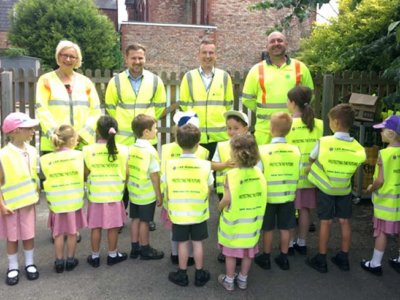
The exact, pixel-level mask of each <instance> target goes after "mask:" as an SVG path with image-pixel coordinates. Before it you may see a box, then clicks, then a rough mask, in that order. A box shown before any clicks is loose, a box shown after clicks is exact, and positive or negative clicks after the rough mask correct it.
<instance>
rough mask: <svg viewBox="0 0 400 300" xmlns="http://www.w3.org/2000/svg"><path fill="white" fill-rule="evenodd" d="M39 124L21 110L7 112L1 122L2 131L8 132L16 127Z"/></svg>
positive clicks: (28, 126)
mask: <svg viewBox="0 0 400 300" xmlns="http://www.w3.org/2000/svg"><path fill="white" fill-rule="evenodd" d="M38 125H39V121H38V120H36V119H31V118H30V117H29V116H28V115H26V114H24V113H21V112H13V113H11V114H9V115H8V116H7V117H6V118H5V119H4V122H3V127H2V129H3V132H4V133H10V132H11V131H14V130H15V129H17V128H31V127H35V126H38Z"/></svg>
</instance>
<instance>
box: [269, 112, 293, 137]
mask: <svg viewBox="0 0 400 300" xmlns="http://www.w3.org/2000/svg"><path fill="white" fill-rule="evenodd" d="M292 122H293V120H292V117H291V116H290V115H289V114H288V113H285V112H276V113H274V114H272V116H271V130H272V129H273V130H274V132H275V133H276V134H278V135H279V136H280V137H284V136H286V135H287V134H288V133H289V131H290V128H291V127H292Z"/></svg>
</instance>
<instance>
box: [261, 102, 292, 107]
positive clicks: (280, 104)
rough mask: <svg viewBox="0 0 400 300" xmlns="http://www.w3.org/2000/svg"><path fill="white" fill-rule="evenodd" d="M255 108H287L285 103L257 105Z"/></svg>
mask: <svg viewBox="0 0 400 300" xmlns="http://www.w3.org/2000/svg"><path fill="white" fill-rule="evenodd" d="M257 107H259V108H287V104H286V103H266V104H262V103H257Z"/></svg>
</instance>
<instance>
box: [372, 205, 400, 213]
mask: <svg viewBox="0 0 400 300" xmlns="http://www.w3.org/2000/svg"><path fill="white" fill-rule="evenodd" d="M374 208H375V209H380V210H383V211H388V212H399V211H400V207H387V206H382V205H376V204H375V203H374Z"/></svg>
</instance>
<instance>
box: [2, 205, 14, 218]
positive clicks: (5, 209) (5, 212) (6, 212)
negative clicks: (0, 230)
mask: <svg viewBox="0 0 400 300" xmlns="http://www.w3.org/2000/svg"><path fill="white" fill-rule="evenodd" d="M13 213H14V211H13V210H12V209H9V208H8V207H7V206H6V205H0V214H2V215H3V216H4V215H12V214H13Z"/></svg>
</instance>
